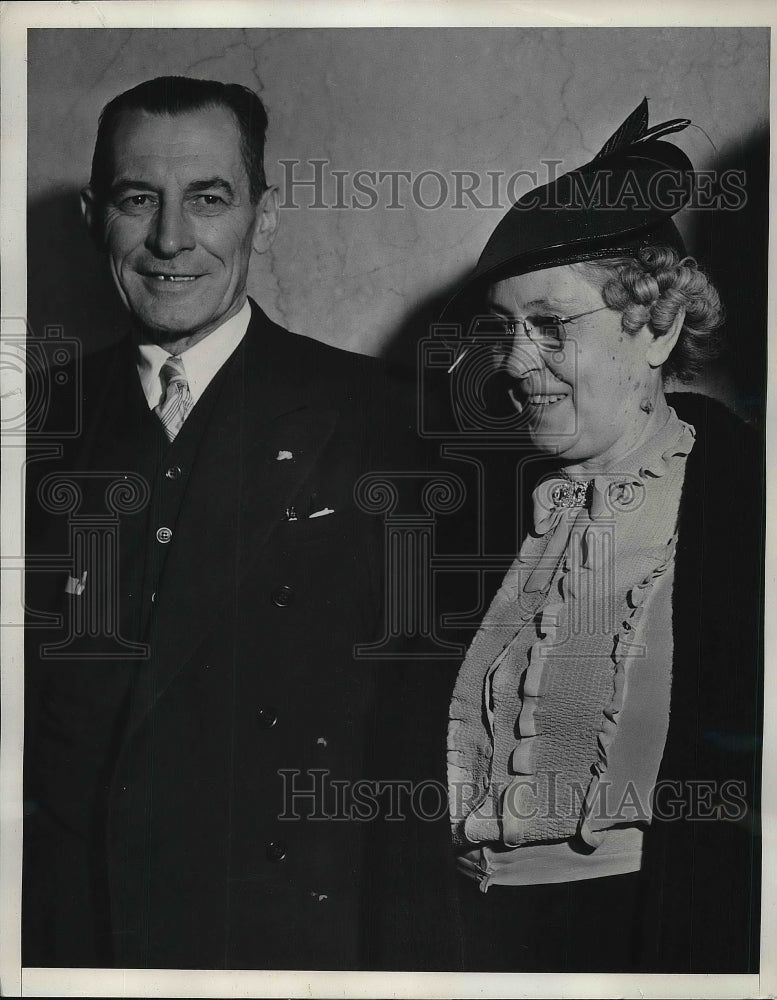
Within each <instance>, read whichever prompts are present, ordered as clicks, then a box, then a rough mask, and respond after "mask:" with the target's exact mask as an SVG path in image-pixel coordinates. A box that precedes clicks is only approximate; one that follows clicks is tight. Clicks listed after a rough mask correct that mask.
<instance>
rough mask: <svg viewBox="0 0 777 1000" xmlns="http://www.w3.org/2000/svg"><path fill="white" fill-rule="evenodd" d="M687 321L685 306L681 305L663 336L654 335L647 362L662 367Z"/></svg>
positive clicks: (655, 366)
mask: <svg viewBox="0 0 777 1000" xmlns="http://www.w3.org/2000/svg"><path fill="white" fill-rule="evenodd" d="M684 322H685V308H684V307H683V306H680V308H679V309H678V310H677V315H676V316H675V318H674V320H673V321H672V325H671V326H670V327H669V329H668V330H667V331H666V333H665V334H663V336H661V337H653V339H652V340H651V342H650V344H649V345H648V349H647V355H646V356H647V362H648V364H649V365H650V367H651V368H660V367H661V365H663V364H664V363H665V362H666V361H667V360H668V358H669V355H670V354H671V353H672V351H673V350H674V346H675V344H676V343H677V338H678V337H679V336H680V331H681V330H682V328H683V323H684Z"/></svg>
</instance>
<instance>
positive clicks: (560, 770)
mask: <svg viewBox="0 0 777 1000" xmlns="http://www.w3.org/2000/svg"><path fill="white" fill-rule="evenodd" d="M693 442H694V432H693V428H692V427H691V426H690V425H688V424H686V423H684V422H683V421H681V420H680V419H679V418H678V417H677V415H676V414H675V413H674V411H673V410H670V412H669V417H668V419H667V421H666V422H665V424H664V426H663V427H662V428H660V429H659V430H658V431H657V432H656V433H655V434H654V435H653V436H652V438H651V439H650V440H648V441H646V442H644V443H643V444H641V445H640V446H639V447H638V448H637V449H635V450H634V451H633V452H632V453H631V454H629V455H627V456H625V457H624V458H623V459H621V461H620V462H619V463H618V465H617V466H616V469H617V471H612V470H611V471H608V472H607V473H605V474H601V475H597V476H595V477H594V479H593V480H592V481H588V482H583V481H577V482H574V481H571V480H569V479H566V478H563V477H550V478H548V479H546V480H544V481H543V482H541V483H540V484H539V485H538V486H537V488H536V489H535V491H534V496H533V500H534V531H533V532H532V533H530V534H529V535H528V536H527V538H526V539H525V541H524V543H523V545H522V546H521V550H520V553H519V555H518V558H517V559H516V560H515V562H514V563H513V566H512V567H511V569H510V570H509V571H508V573H507V575H506V577H505V579H504V581H503V583H502V586H501V588H500V590H499V592H498V593H497V595H496V597H495V598H494V601H493V603H492V605H491V607H490V609H489V611H488V613H487V615H486V617H485V618H484V621H483V624H482V626H481V628H480V630H479V632H478V634H477V636H476V637H475V639H474V641H473V643H472V645H471V647H470V649H469V651H468V653H467V656H466V658H465V661H464V663H463V665H462V667H461V670H460V672H459V676H458V679H457V683H456V687H455V690H454V695H453V699H452V703H451V717H450V723H449V736H448V776H449V795H450V810H451V820H452V824H453V834H454V840H455V841H456V843H457V844H458V845H459V846H460V847H461V848H463V849H465V850H466V849H470V850H471V848H472V846H473V845H488V846H489V847H490V848H492V849H493V850H492V851H491V857H494V856H495V855H494V853H493V852H494V851H496V852H498V854H499V858H500V860H502V861H504V852H505V851H508V850H509V849H517V850H520V848H521V847H528V846H532V847H533V849H534V848H535V847H536V845H541V844H544V843H559V842H564V841H572V840H575V841H579V842H580V843H581V844H582V846H583V847H585V848H586V850H587V851H588V852H590V850H591V849H592V848H593V849H595V848H597V847H599V845H601V844H602V841H603V839H604V836H605V833H606V831H608V830H610V829H613V828H620V829H622V828H623V827H624V826H629V825H634V824H638V823H640V822H648V821H649V819H650V800H651V792H652V788H653V785H654V783H655V779H656V776H657V772H658V767H659V764H660V760H661V754H662V752H663V746H664V741H665V738H666V730H667V726H668V715H669V686H670V674H671V659H672V639H671V582H672V574H673V565H674V550H675V544H676V522H677V512H678V509H679V501H680V493H681V489H682V482H683V478H684V474H685V459H686V456H687V455H688V454H689V453H690V451H691V449H692V447H693ZM611 843H614V841H612V842H611ZM604 853H605V851H604V850H603V851H602V854H604ZM476 856H477V855H473V854H472V853H470V854H469V855H468V856H467V857H468V859H469V864H470V866H471V865H472V864H473V857H474V858H476ZM525 856H526V857H527V858H528V856H529V855H528V853H527V854H526V855H525ZM474 863H475V865H476V866H477V861H476V860H475V862H474ZM490 868H493V866H490ZM489 870H490V869H489ZM505 881H509V878H505Z"/></svg>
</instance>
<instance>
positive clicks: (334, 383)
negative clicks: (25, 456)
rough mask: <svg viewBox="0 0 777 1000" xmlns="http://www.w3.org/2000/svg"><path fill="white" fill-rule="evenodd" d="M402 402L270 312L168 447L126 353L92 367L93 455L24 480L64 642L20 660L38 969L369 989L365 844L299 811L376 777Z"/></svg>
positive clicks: (355, 831) (32, 579)
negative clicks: (358, 500)
mask: <svg viewBox="0 0 777 1000" xmlns="http://www.w3.org/2000/svg"><path fill="white" fill-rule="evenodd" d="M387 400H388V395H387V392H386V388H385V382H384V379H383V376H382V374H381V369H380V366H379V364H378V363H377V362H376V361H374V359H370V358H365V357H361V356H357V355H354V354H350V353H347V352H344V351H340V350H337V349H334V348H331V347H329V346H326V345H324V344H322V343H319V342H316V341H313V340H310V339H306V338H303V337H299V336H296V335H293V334H290V333H288V332H287V331H284V330H282V329H280V328H279V327H278V326H276V325H275V324H274V323H272V322H270V321H269V320H268V319H267V317H266V316H264V314H263V313H262V312H261V310H259V309H258V307H257V306H256V305H255V304H253V303H252V319H251V323H250V326H249V329H248V332H247V335H246V337H245V339H244V341H243V342H242V344H241V345H240V347H239V348H238V349H237V351H236V352H235V354H234V355H233V356H232V358H231V359H230V360H229V361H228V362H227V364H226V365H225V366H224V368H223V369H222V370H221V371H220V372H219V373H218V375H217V376H216V378H215V379H214V380H213V382H212V383H211V384H210V386H209V387H208V389H207V390H206V392H205V393H204V394H203V396H202V398H201V399H200V400H199V401H198V403H197V405H196V407H195V408H194V410H193V411H192V413H191V415H190V417H189V418H188V419H187V421H186V423H185V424H184V427H183V429H182V430H181V432H180V433H179V435H178V437H177V438H176V440H175V442H173V444H172V445H168V443H167V441H166V439H165V438H164V435H163V434H162V432H161V428H160V427H159V424H158V422H157V420H156V418H155V417H154V416H153V414H151V413H150V412H149V410H148V407H147V404H146V401H145V399H144V397H143V394H142V391H141V387H140V385H139V381H138V378H137V374H136V372H135V371H134V358H133V353H132V350H131V348H130V345H129V344H128V343H123V344H120V345H118V346H117V347H114V348H111V349H109V350H107V351H103V352H101V353H100V354H98V355H94V356H92V357H91V358H89V359H87V362H86V364H85V367H84V378H83V394H82V407H83V410H82V412H83V424H82V428H83V430H82V433H81V434H80V435H79V438H78V440H77V441H76V442H75V443H74V445H73V446H72V447H71V446H68V447H67V448H66V449H65V453H64V456H62V457H61V458H60V459H59V460H58V461H57V462H48V461H39V462H37V463H34V466H35V467H34V468H32V467H31V472H30V487H29V497H28V554H30V555H31V556H33V559H32V561H31V562H32V563H33V564H34V562H35V560H34V557H35V556H36V555H37V556H38V557H39V562H41V563H42V566H43V568H42V569H41V567H40V566H38V568H37V569H35V570H34V571H33V570H31V571H30V573H29V574H28V602H27V603H28V606H29V607H30V609H31V615H30V617H31V622H32V621H33V620H38V619H37V617H36V615H35V612H48V613H49V614H51V613H55V614H60V615H61V616H62V624H61V627H59V628H56V627H55V628H48V629H44V628H31V629H30V630H29V635H28V646H27V676H28V693H27V701H28V719H27V737H26V752H25V761H26V763H25V778H26V785H27V811H28V818H27V823H26V847H25V863H24V868H25V898H24V930H23V937H24V940H23V949H24V963H25V964H27V965H64V966H67V965H86V966H89V965H98V966H99V965H111V964H116V965H120V966H127V967H152V968H153V967H195V968H221V967H225V968H318V969H328V968H335V969H336V968H356V967H358V966H359V963H360V952H359V947H360V943H359V913H360V906H361V893H362V885H363V880H362V876H361V871H362V863H363V858H362V833H363V829H362V827H363V824H362V825H360V824H357V823H352V822H348V821H347V820H345V819H338V820H332V819H327V818H326V817H327V816H331V815H332V814H336V813H337V802H336V801H335V800H334V799H333V798H332V795H331V794H330V795H329V796H328V798H326V800H325V801H323V802H322V800H321V795H320V794H319V796H318V798H316V799H315V801H314V799H313V797H312V796H311V795H310V794H308V795H305V794H304V793H305V792H307V791H308V790H309V789H311V788H312V787H313V781H314V780H317V781H319V782H321V784H320V785H319V787H323V786H324V785H325V784H326V782H327V781H328V779H329V778H330V777H331V778H332V779H339V780H341V781H346V782H348V781H353V780H354V779H355V778H357V777H359V776H360V774H361V771H362V766H363V765H362V761H363V749H364V740H365V738H366V736H367V735H368V730H369V729H370V726H369V723H368V720H369V718H370V712H371V706H372V699H373V678H372V668H371V667H370V666H369V665H366V664H365V663H363V662H359V661H357V660H355V659H354V657H353V645H354V643H355V642H359V641H369V640H370V639H371V638H372V637H373V635H374V631H375V628H376V622H377V619H378V615H379V611H380V579H379V577H380V568H379V565H378V562H379V558H380V555H379V552H378V550H377V548H376V545H375V543H376V542H379V540H380V524H379V521H378V520H377V519H376V518H374V517H368V516H367V515H366V514H364V513H362V512H361V511H360V510H359V509H357V506H356V504H355V502H354V495H353V490H354V485H355V483H356V482H357V480H358V478H359V476H360V475H361V474H362V473H363V472H365V471H366V470H368V469H371V468H375V467H376V466H379V465H381V463H382V459H381V447H382V445H383V442H384V438H385V434H386V433H388V432H387V431H386V430H385V423H386V418H387V413H390V411H391V405H390V403H389V402H387ZM56 420H57V417H56V414H55V413H52V414H51V415H50V420H49V422H50V424H51V425H52V426H54V427H55V425H56ZM282 452H289V453H291V457H290V458H283V457H282V456H281V453H282ZM49 473H55V474H62V473H65V474H66V476H67V477H69V479H70V481H71V482H72V483H74V484H76V485H75V489H76V490H78V491H80V502H79V503H78V505H77V509H76V510H74V509H72V505H71V509H70V513H69V516H66V512H65V507H67V503H65V506H64V507H63V506H60V507H59V508H56V504H55V503H53V501H51V497H50V496H49V499H48V500H46V501H44V502H43V506H44V507H47V509H45V510H43V509H42V506H41V499H40V498H41V496H43V495H44V494H45V492H46V484H45V483H44V484H43V486H42V487H41V489H42V490H43V493H40V492H39V490H38V486H39V484H40V483H41V482H42V481H43V480H44V479H45V478H46V476H47V475H48V474H49ZM124 476H127V477H128V478H127V479H124V478H123V477H124ZM122 482H123V484H124V485H123V486H122ZM109 483H113V484H114V485H113V486H112V487H110V489H113V492H112V493H110V496H109V493H108V492H106V490H107V489H109ZM144 484H145V486H144ZM48 487H49V488H50V489H51V488H52V481H51V480H49V481H48ZM122 489H123V490H124V491H125V493H124V498H123V499H122ZM117 490H118V492H117ZM133 491H134V492H133ZM71 499H72V496H71ZM326 508H329V509H331V510H333V511H334V513H331V514H326V515H323V516H319V517H313V518H310V517H309V515H310V514H312V513H315V512H316V511H319V510H323V509H326ZM112 510H113V511H114V514H113V521H112V522H111V523H113V524H114V526H115V528H116V536H115V538H116V540H115V541H114V542H111V541H110V537H109V536H110V532H111V530H112V529H110V528H109V527H106V526H107V525H108V522H110V520H111V518H110V515H111V511H112ZM116 510H119V511H120V513H119V514H118V515H117V514H116V513H115V511H116ZM57 511H59V512H57ZM106 514H107V515H109V516H108V518H107V520H106ZM100 515H102V518H103V520H102V521H100ZM79 518H80V519H81V520H80V522H79V520H78V519H79ZM90 519H91V520H90ZM87 522H88V524H89V525H91V526H92V540H91V541H89V540H88V539H87V541H86V542H84V541H83V537H82V536H83V531H81V534H80V535H78V530H80V529H83V528H84V525H85V524H87ZM79 525H80V529H79ZM160 528H166V529H169V530H170V531H171V532H172V537H171V539H170V540H169V541H165V540H164V539H165V537H166V536H165V535H164V534H162V535H160V534H159V529H160ZM74 531H75V533H76V535H78V537H79V538H81V541H78V540H76V541H74V538H75V535H74ZM100 532H102V535H100ZM87 534H88V533H87ZM97 536H100V538H101V539H102V540H100V539H99V538H97ZM96 538H97V541H95V539H96ZM90 545H91V546H92V548H91V549H90V548H89V546H90ZM85 547H86V548H85ZM95 547H96V549H99V552H96V549H95ZM100 547H101V548H100ZM93 550H95V551H93ZM68 552H69V553H70V554H69V556H68V557H67V558H66V559H65V560H64V563H63V560H62V558H61V557H62V555H63V554H65V553H68ZM89 552H91V553H92V554H91V555H89ZM95 552H96V554H95ZM85 553H86V554H85ZM49 554H51V555H54V556H55V557H59V568H57V569H56V571H54V572H45V571H44V570H45V565H46V561H47V558H48V556H49ZM54 561H55V562H56V561H57V559H56V558H55V560H54ZM65 566H67V567H72V568H67V569H66V568H65ZM84 569H87V571H88V576H87V582H86V587H85V590H84V592H83V593H82V594H81V595H80V596H79V595H74V594H65V593H64V592H63V591H64V587H65V578H66V577H67V576H68V575H71V576H75V577H79V578H80V576H81V573H82V572H83V570H84ZM114 570H115V574H114V575H113V576H112V574H113V571H114ZM114 577H115V579H116V581H117V582H116V591H115V600H114V598H113V597H112V596H111V594H112V593H113V591H112V590H111V585H110V580H111V579H114ZM71 589H72V588H71ZM98 592H100V593H102V592H104V596H102V597H100V600H102V601H103V605H102V608H103V610H100V611H98V612H94V611H93V609H92V611H89V613H87V611H85V609H87V605H86V603H85V602H86V601H87V600H89V599H92V600H94V599H95V598H96V595H97V594H98ZM89 614H92V620H97V621H99V622H100V630H101V631H102V632H111V637H110V640H109V639H106V636H105V635H104V634H98V635H89V634H86V633H87V632H88V631H89V630H88V628H86V627H85V626H84V616H85V615H86V617H87V618H88V617H89ZM79 616H80V617H79ZM74 635H75V636H76V638H75V639H73V636H74ZM57 642H59V643H64V645H60V647H59V650H58V651H57V649H56V643H57ZM132 643H134V644H136V646H137V644H147V646H148V652H147V653H146V654H141V655H138V652H137V648H135V649H133V648H132V647H131V645H128V644H132ZM41 644H48V647H49V649H48V651H46V652H44V653H43V654H41ZM52 650H53V653H52ZM109 654H110V655H109ZM52 656H53V657H54V658H52ZM312 772H316V773H317V775H318V777H316V778H314V776H313V774H312ZM294 790H296V791H297V792H301V793H302V794H301V795H298V796H297V798H296V799H295V798H294V797H293V796H292V795H291V793H292V791H294ZM311 811H312V812H313V817H312V818H308V819H305V818H304V816H305V814H306V813H311ZM295 812H296V813H300V814H301V816H302V818H296V819H295V818H287V817H290V816H291V815H292V814H294V813H295Z"/></svg>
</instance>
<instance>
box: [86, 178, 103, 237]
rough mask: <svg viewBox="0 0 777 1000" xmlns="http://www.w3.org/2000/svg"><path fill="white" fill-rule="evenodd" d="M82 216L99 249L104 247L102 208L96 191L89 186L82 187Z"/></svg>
mask: <svg viewBox="0 0 777 1000" xmlns="http://www.w3.org/2000/svg"><path fill="white" fill-rule="evenodd" d="M81 217H82V218H83V220H84V222H85V223H86V228H87V229H88V230H89V235H90V236H91V237H92V239H93V240H94V243H95V246H96V247H97V248H98V250H102V248H103V233H102V225H101V224H100V209H99V206H98V203H97V197H96V195H95V193H94V191H93V190H92V189H91V188H90V187H89V185H88V184H87V186H86V187H85V188H81Z"/></svg>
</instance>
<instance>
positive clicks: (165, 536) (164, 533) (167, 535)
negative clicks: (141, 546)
mask: <svg viewBox="0 0 777 1000" xmlns="http://www.w3.org/2000/svg"><path fill="white" fill-rule="evenodd" d="M172 537H173V533H172V531H171V530H170V529H169V528H157V531H156V540H157V541H158V542H161V543H162V545H167V543H168V542H169V541H170V539H171V538H172Z"/></svg>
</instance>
